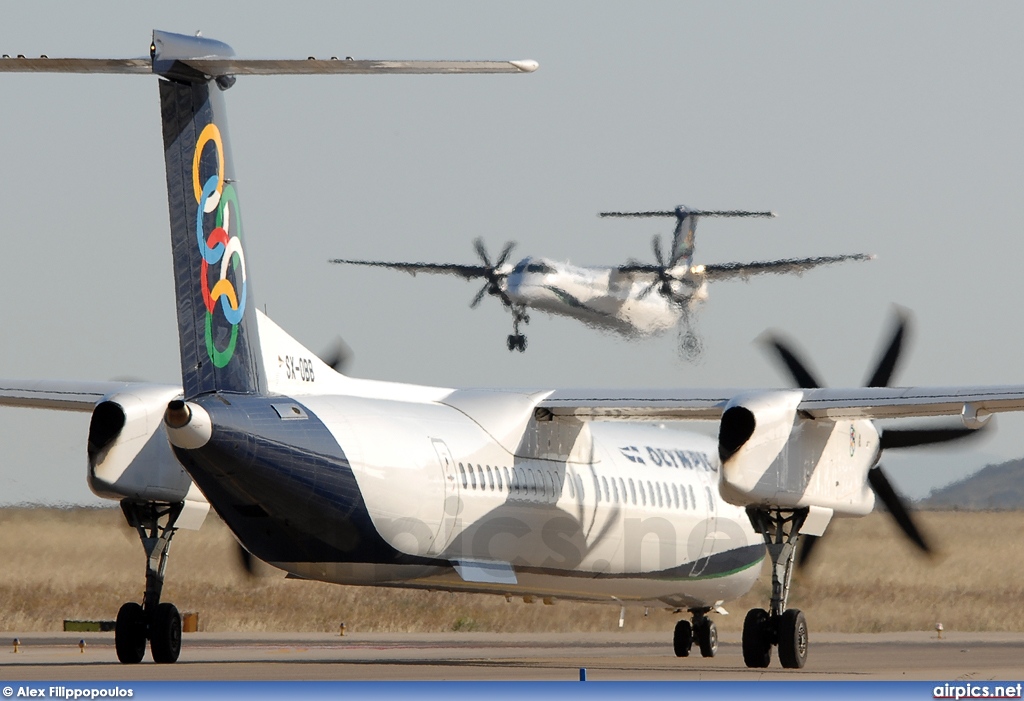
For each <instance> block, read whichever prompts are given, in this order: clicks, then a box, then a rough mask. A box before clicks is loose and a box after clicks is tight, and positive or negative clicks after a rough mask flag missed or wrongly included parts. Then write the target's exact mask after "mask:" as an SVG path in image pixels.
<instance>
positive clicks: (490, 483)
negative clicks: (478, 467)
mask: <svg viewBox="0 0 1024 701" xmlns="http://www.w3.org/2000/svg"><path fill="white" fill-rule="evenodd" d="M487 486H488V487H490V488H491V491H492V492H493V491H494V473H493V472H491V466H490V465H487Z"/></svg>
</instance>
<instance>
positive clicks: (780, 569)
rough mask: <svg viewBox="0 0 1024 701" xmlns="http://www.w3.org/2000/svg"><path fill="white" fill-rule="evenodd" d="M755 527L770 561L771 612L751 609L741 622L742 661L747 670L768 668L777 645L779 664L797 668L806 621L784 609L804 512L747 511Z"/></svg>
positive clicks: (803, 648)
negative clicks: (773, 647) (765, 547)
mask: <svg viewBox="0 0 1024 701" xmlns="http://www.w3.org/2000/svg"><path fill="white" fill-rule="evenodd" d="M747 515H748V516H749V517H750V522H751V523H752V524H753V526H754V528H755V529H757V530H758V531H760V532H761V535H762V537H764V542H765V545H766V546H767V547H768V556H769V557H770V558H771V561H772V600H771V609H770V610H769V611H765V610H764V609H751V610H750V611H748V612H747V616H746V618H745V619H744V620H743V662H744V663H745V664H746V665H747V666H748V667H755V668H756V667H767V666H768V665H769V664H771V660H772V646H773V645H778V646H779V662H780V663H781V664H782V666H783V667H785V668H787V669H800V668H802V667H803V666H804V664H806V662H807V643H808V636H807V619H806V618H805V617H804V614H803V612H802V611H800V610H799V609H788V610H787V609H786V601H787V600H788V599H789V585H790V580H791V579H792V577H793V561H794V557H795V555H796V542H797V539H798V538H799V535H800V533H799V532H800V526H802V525H803V523H804V519H805V518H807V510H806V509H798V510H796V511H782V510H779V509H773V510H767V509H756V508H753V507H748V508H747Z"/></svg>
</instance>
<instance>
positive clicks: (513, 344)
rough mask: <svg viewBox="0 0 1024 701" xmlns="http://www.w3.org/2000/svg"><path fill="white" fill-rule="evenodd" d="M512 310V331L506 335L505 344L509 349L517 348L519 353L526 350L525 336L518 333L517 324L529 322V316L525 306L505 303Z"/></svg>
mask: <svg viewBox="0 0 1024 701" xmlns="http://www.w3.org/2000/svg"><path fill="white" fill-rule="evenodd" d="M507 306H508V307H509V308H510V309H511V310H512V333H511V335H509V337H508V341H507V344H506V345H507V346H508V349H509V351H514V350H517V351H519V352H520V353H522V352H523V351H525V350H526V336H525V335H523V334H521V333H519V324H529V323H530V316H529V315H528V314H527V313H526V307H525V306H523V305H522V304H509V305H507Z"/></svg>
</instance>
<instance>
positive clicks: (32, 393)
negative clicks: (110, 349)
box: [0, 380, 156, 411]
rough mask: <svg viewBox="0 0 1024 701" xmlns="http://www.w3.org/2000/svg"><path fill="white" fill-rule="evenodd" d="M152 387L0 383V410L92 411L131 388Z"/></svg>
mask: <svg viewBox="0 0 1024 701" xmlns="http://www.w3.org/2000/svg"><path fill="white" fill-rule="evenodd" d="M133 385H135V386H145V387H154V386H156V385H153V384H151V383H148V382H146V383H142V382H76V381H70V380H0V406H15V407H28V408H32V409H57V410H59V411H92V410H93V407H95V406H96V403H97V402H99V401H100V400H101V399H103V397H105V396H107V395H108V394H112V393H114V392H120V391H124V390H125V389H127V388H130V387H131V386H133Z"/></svg>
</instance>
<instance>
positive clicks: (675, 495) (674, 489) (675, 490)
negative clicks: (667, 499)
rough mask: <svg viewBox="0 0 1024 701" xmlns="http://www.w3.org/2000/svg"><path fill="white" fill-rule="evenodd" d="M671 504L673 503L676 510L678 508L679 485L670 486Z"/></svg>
mask: <svg viewBox="0 0 1024 701" xmlns="http://www.w3.org/2000/svg"><path fill="white" fill-rule="evenodd" d="M672 502H673V504H674V506H675V507H676V508H677V509H678V508H679V485H676V484H673V485H672Z"/></svg>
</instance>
